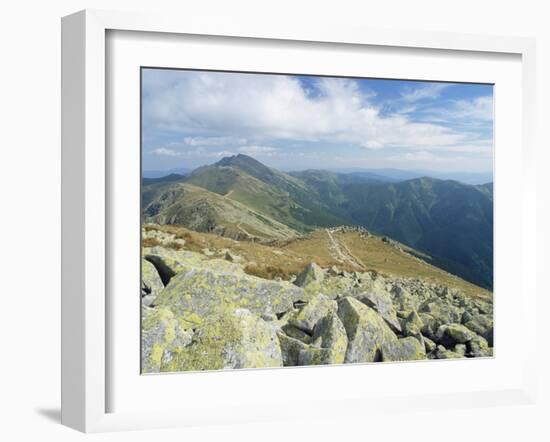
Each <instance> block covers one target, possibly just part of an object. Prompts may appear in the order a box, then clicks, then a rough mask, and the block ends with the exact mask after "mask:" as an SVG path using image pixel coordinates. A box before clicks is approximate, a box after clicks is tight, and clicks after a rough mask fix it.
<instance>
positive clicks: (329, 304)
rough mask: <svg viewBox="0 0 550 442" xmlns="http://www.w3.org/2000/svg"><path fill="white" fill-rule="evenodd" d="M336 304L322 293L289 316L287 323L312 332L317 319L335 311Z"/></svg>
mask: <svg viewBox="0 0 550 442" xmlns="http://www.w3.org/2000/svg"><path fill="white" fill-rule="evenodd" d="M337 308H338V305H337V304H336V301H331V300H330V299H328V298H327V297H326V296H324V295H318V296H316V297H315V298H313V299H312V300H311V301H309V302H308V303H307V304H306V305H305V306H304V307H302V309H301V310H300V311H299V312H298V313H297V314H296V315H295V316H294V317H291V318H290V320H289V323H290V324H292V325H293V326H295V327H297V328H300V329H302V330H304V331H305V332H308V333H313V328H314V327H315V324H317V321H319V320H320V319H321V318H323V317H324V316H326V315H327V314H328V313H329V312H336V310H337Z"/></svg>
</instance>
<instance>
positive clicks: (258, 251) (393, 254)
mask: <svg viewBox="0 0 550 442" xmlns="http://www.w3.org/2000/svg"><path fill="white" fill-rule="evenodd" d="M147 228H150V229H158V230H162V231H166V232H170V233H174V234H176V236H178V237H180V238H183V239H185V240H186V245H185V248H186V249H189V250H192V251H197V252H201V251H203V250H204V249H208V250H210V251H212V252H219V254H220V253H221V254H223V253H225V252H224V250H229V251H230V252H231V253H233V254H235V255H237V256H240V257H242V258H243V264H244V265H245V271H247V272H248V273H251V274H254V275H257V276H260V277H263V278H275V277H281V278H283V279H287V278H289V277H290V275H296V274H298V273H299V272H301V271H302V270H303V268H304V267H305V266H306V265H307V264H309V263H310V262H316V263H317V264H319V265H320V266H321V267H324V268H327V267H331V266H333V265H334V266H337V267H338V268H339V269H341V270H346V271H365V270H374V271H376V272H378V273H380V274H383V275H391V276H394V277H408V278H419V279H423V280H426V281H430V282H433V283H438V284H442V285H446V286H449V287H455V288H458V289H460V290H462V291H463V292H464V293H465V294H467V295H469V296H473V297H491V296H492V294H491V292H489V291H487V290H485V289H482V288H480V287H477V286H475V285H474V284H471V283H469V282H467V281H464V280H463V279H461V278H459V277H457V276H454V275H451V274H449V273H447V272H445V271H443V270H441V269H439V268H437V267H434V266H432V265H430V264H428V263H426V262H425V261H423V260H420V259H418V258H416V257H414V256H411V255H410V254H409V253H406V252H404V251H401V250H399V249H398V248H396V247H395V246H393V245H391V244H389V243H387V242H384V241H383V240H382V239H381V238H380V237H377V236H370V237H368V238H364V237H362V236H361V235H360V234H359V233H358V232H345V233H343V232H334V233H332V235H333V237H334V238H335V240H337V241H338V242H339V243H340V244H341V245H343V246H344V247H345V248H346V249H347V250H348V251H349V252H350V254H351V256H353V258H354V259H355V260H356V261H357V262H356V264H352V263H350V262H344V263H342V262H341V261H339V260H338V259H337V258H335V256H334V253H332V252H331V241H330V239H329V236H328V234H327V232H326V230H324V229H321V230H316V231H314V232H312V233H311V234H309V235H306V236H303V237H301V238H299V239H295V240H290V241H287V242H285V243H281V244H278V245H266V244H259V243H252V242H249V241H235V240H232V239H228V238H223V237H220V236H218V235H214V234H208V233H198V232H193V231H190V230H188V229H186V228H184V227H180V226H173V225H172V226H168V225H165V226H148V227H147ZM149 245H153V244H149ZM219 254H218V256H219ZM214 257H216V255H214Z"/></svg>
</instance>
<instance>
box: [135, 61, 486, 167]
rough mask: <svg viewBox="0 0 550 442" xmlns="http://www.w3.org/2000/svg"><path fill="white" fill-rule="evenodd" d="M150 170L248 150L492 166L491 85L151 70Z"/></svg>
mask: <svg viewBox="0 0 550 442" xmlns="http://www.w3.org/2000/svg"><path fill="white" fill-rule="evenodd" d="M142 149H143V152H142V158H143V169H144V170H169V169H174V168H194V167H198V166H201V165H204V164H211V163H214V162H216V161H218V160H219V159H221V158H222V157H224V156H229V155H235V154H238V153H243V154H247V155H250V156H253V157H254V158H256V159H258V160H259V161H262V162H263V163H265V164H267V165H269V166H272V167H276V168H279V169H282V170H300V169H308V168H320V169H346V168H354V169H356V168H399V169H407V170H419V169H420V170H434V171H453V172H491V171H492V167H493V87H492V86H491V85H480V84H460V83H436V82H419V81H402V80H380V79H354V78H334V77H313V76H293V75H264V74H245V73H226V72H206V71H185V70H163V69H144V70H143V71H142Z"/></svg>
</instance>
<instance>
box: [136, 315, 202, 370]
mask: <svg viewBox="0 0 550 442" xmlns="http://www.w3.org/2000/svg"><path fill="white" fill-rule="evenodd" d="M192 337H193V330H192V329H186V328H184V326H183V325H182V323H181V322H180V321H179V320H178V318H177V317H176V316H175V315H174V314H173V313H172V312H171V311H170V310H168V309H166V308H155V309H151V308H146V307H144V308H142V318H141V368H142V372H143V373H158V372H159V371H160V370H161V365H162V363H163V361H167V360H170V359H171V358H172V356H173V354H174V353H175V352H177V351H180V350H181V349H182V348H184V347H186V346H188V345H189V344H190V343H191V340H192Z"/></svg>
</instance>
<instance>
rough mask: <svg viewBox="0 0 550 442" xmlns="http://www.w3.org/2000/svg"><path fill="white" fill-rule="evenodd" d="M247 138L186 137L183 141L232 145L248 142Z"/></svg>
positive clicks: (192, 143)
mask: <svg viewBox="0 0 550 442" xmlns="http://www.w3.org/2000/svg"><path fill="white" fill-rule="evenodd" d="M247 142H248V140H247V139H246V138H234V137H185V138H184V139H183V143H184V144H185V145H187V146H218V147H219V146H231V145H235V144H246V143H247Z"/></svg>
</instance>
